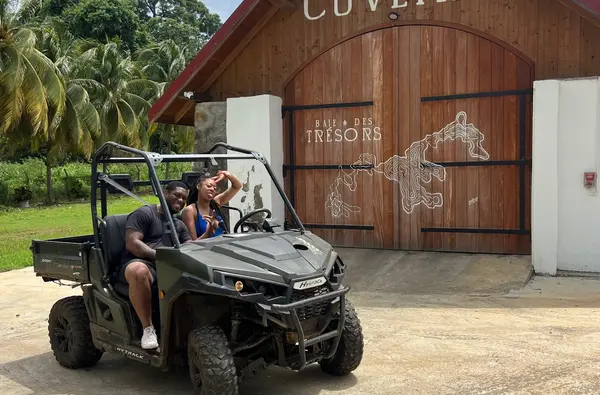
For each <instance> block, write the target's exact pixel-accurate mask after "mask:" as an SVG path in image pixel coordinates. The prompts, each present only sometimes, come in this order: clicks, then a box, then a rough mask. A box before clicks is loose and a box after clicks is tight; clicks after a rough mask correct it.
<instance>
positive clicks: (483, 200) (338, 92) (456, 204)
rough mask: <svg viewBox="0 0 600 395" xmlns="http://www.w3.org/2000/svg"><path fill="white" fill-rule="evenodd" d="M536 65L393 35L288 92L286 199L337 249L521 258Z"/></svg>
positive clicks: (316, 71)
mask: <svg viewBox="0 0 600 395" xmlns="http://www.w3.org/2000/svg"><path fill="white" fill-rule="evenodd" d="M532 81H533V77H532V66H531V65H530V64H529V63H528V62H526V61H525V60H523V59H522V58H520V57H519V56H517V55H516V54H514V53H513V52H511V51H510V50H509V49H506V48H504V47H503V46H501V45H499V44H497V43H495V42H492V41H490V40H488V39H486V38H483V37H480V36H478V35H475V34H473V33H470V32H466V31H463V30H457V29H453V28H448V27H437V26H397V27H391V28H385V29H381V30H376V31H373V32H369V33H366V34H364V35H361V36H358V37H354V38H352V39H349V40H347V41H345V42H343V43H341V44H339V45H337V46H336V47H334V48H332V49H330V50H328V51H326V52H324V53H323V54H321V55H320V56H318V57H317V58H316V59H315V60H313V61H312V62H311V63H309V64H308V65H307V66H306V67H304V68H303V69H302V70H301V71H300V72H299V73H298V74H297V75H296V76H295V77H294V79H293V80H291V82H290V83H289V84H288V85H287V87H286V90H285V98H284V115H285V137H284V142H285V144H286V147H288V149H287V150H286V154H285V156H286V159H285V163H286V168H285V180H286V188H287V192H288V193H289V194H290V196H291V197H292V199H293V203H294V205H295V207H296V210H297V212H298V215H299V216H300V218H301V220H302V221H303V222H304V223H305V225H306V226H307V227H308V228H310V229H311V230H312V231H313V232H315V233H316V234H318V235H320V236H321V237H324V238H325V239H326V240H328V241H329V242H331V243H333V244H334V245H338V246H348V247H364V248H391V249H408V250H431V251H457V252H486V253H529V252H530V236H529V229H530V227H529V223H530V221H529V217H530V214H529V213H530V165H529V159H530V152H531V148H530V145H531V144H530V142H531V138H530V136H531V132H530V131H531V88H532V84H533V82H532Z"/></svg>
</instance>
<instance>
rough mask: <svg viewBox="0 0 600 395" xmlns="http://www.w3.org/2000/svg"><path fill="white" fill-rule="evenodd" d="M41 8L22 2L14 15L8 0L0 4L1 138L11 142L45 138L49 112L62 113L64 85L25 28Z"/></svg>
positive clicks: (36, 3)
mask: <svg viewBox="0 0 600 395" xmlns="http://www.w3.org/2000/svg"><path fill="white" fill-rule="evenodd" d="M40 7H41V0H25V2H24V3H23V4H22V6H21V7H20V9H19V10H18V11H16V12H13V11H12V10H11V9H10V2H9V1H8V0H0V134H4V135H6V134H9V135H10V137H9V141H13V142H19V143H23V142H25V141H27V140H28V139H29V138H31V137H36V138H43V137H46V136H47V133H48V129H49V127H50V123H51V116H50V111H49V109H52V110H53V111H54V112H55V113H57V114H62V113H63V112H64V111H65V98H66V94H67V93H66V88H65V85H64V84H63V82H62V81H61V79H60V78H59V76H58V74H59V72H58V70H57V69H56V66H55V65H54V64H53V63H52V61H51V60H50V59H48V58H47V57H46V56H45V55H44V54H43V53H41V52H40V51H39V50H38V49H37V48H36V42H37V37H36V35H35V33H34V30H33V29H32V28H30V27H29V26H28V25H27V23H28V22H29V21H31V20H32V19H33V18H34V17H35V15H36V12H37V11H38V10H39V9H40ZM25 132H27V133H25Z"/></svg>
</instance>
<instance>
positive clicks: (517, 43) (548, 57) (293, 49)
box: [210, 0, 600, 100]
mask: <svg viewBox="0 0 600 395" xmlns="http://www.w3.org/2000/svg"><path fill="white" fill-rule="evenodd" d="M342 3H344V2H342ZM415 3H416V1H414V0H409V6H408V7H407V8H404V9H402V11H400V12H399V14H400V18H399V20H398V21H397V22H398V23H407V22H410V23H412V22H419V21H421V22H423V23H431V24H436V23H437V22H440V23H453V24H457V25H461V26H465V27H467V28H471V29H475V30H477V31H479V32H481V33H483V34H489V35H491V36H493V37H495V38H497V39H498V40H501V41H503V42H505V43H506V44H507V45H509V46H512V47H514V48H515V49H516V50H518V51H520V52H522V53H523V54H525V55H526V56H527V57H528V58H530V59H531V60H532V61H533V62H535V78H536V79H548V78H563V77H578V76H590V75H598V74H600V46H598V45H597V39H598V37H600V28H599V27H598V26H596V25H594V24H593V23H592V22H591V21H589V20H588V19H585V18H584V17H582V16H580V15H579V14H578V13H577V12H576V11H574V10H573V9H571V8H569V7H566V6H565V5H563V4H562V3H560V2H558V1H556V0H486V1H480V0H456V1H447V2H442V3H437V2H434V1H433V0H425V4H424V5H422V6H417V5H415ZM332 4H333V2H332V1H311V3H310V5H311V7H310V8H311V10H310V12H311V13H312V14H313V15H315V14H318V12H317V11H320V10H322V9H325V10H326V12H327V14H326V15H325V16H324V17H323V18H321V19H319V20H316V21H309V20H307V19H306V18H305V16H304V14H303V9H302V7H299V9H298V10H297V11H295V12H289V11H279V12H277V13H276V14H275V16H274V17H273V18H272V19H271V20H270V21H269V22H267V23H266V25H265V26H264V27H263V29H262V30H261V31H260V32H259V33H258V34H257V35H256V36H255V37H254V39H252V40H251V41H250V43H249V44H248V46H246V48H245V49H244V50H242V51H241V53H240V55H239V56H238V57H237V58H236V59H235V60H234V61H233V63H232V64H231V65H230V66H229V67H227V68H226V69H225V71H224V72H223V73H222V74H221V75H220V76H219V78H218V79H217V80H216V81H215V83H214V84H213V85H212V86H211V88H210V91H211V94H212V96H213V98H215V100H223V99H224V98H227V97H236V96H245V95H254V94H261V93H271V94H274V95H282V94H283V90H284V87H285V83H286V82H287V81H289V80H290V79H291V78H292V77H293V75H294V73H297V72H298V71H299V68H300V67H302V66H303V65H305V64H306V63H307V62H308V61H310V60H311V59H313V58H314V57H315V56H316V55H318V54H319V53H321V52H323V51H324V50H327V49H328V48H331V47H332V46H334V45H335V44H336V43H338V42H339V41H340V40H342V39H343V38H347V37H349V36H351V35H353V34H356V33H358V32H360V31H363V30H365V29H367V30H369V29H376V28H377V27H381V26H384V25H390V24H392V23H393V22H390V20H389V19H388V13H389V11H390V8H391V5H392V4H393V0H383V1H380V4H379V6H378V8H377V10H376V11H375V12H371V11H370V9H369V5H368V4H369V2H368V1H366V0H365V1H361V0H355V1H354V2H353V4H354V6H353V11H352V13H351V14H350V15H348V16H345V17H336V16H334V15H333V6H332Z"/></svg>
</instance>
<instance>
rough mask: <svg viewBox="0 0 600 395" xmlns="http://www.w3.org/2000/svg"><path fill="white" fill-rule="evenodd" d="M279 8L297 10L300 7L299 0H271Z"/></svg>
mask: <svg viewBox="0 0 600 395" xmlns="http://www.w3.org/2000/svg"><path fill="white" fill-rule="evenodd" d="M269 2H270V3H271V4H273V5H274V6H276V7H277V8H282V9H285V10H295V9H297V8H298V0H269Z"/></svg>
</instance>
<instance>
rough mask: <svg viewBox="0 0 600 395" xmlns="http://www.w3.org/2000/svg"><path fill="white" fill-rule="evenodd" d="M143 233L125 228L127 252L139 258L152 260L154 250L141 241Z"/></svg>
mask: <svg viewBox="0 0 600 395" xmlns="http://www.w3.org/2000/svg"><path fill="white" fill-rule="evenodd" d="M143 238H144V234H143V233H142V232H139V231H137V230H134V229H131V228H129V229H127V230H126V231H125V240H126V246H127V249H128V250H129V252H131V253H132V254H133V255H135V256H137V257H138V258H141V259H146V260H149V261H153V260H154V259H155V258H156V250H154V249H152V248H150V247H148V245H147V244H146V243H144V242H143V241H142V239H143Z"/></svg>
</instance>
